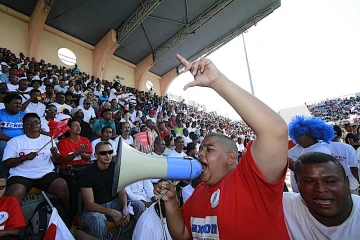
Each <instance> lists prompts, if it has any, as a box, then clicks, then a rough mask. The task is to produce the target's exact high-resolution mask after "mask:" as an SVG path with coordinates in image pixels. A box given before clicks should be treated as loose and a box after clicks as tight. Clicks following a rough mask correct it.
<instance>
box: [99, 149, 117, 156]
mask: <svg viewBox="0 0 360 240" xmlns="http://www.w3.org/2000/svg"><path fill="white" fill-rule="evenodd" d="M113 153H114V150H109V151H100V152H98V154H99V155H100V156H105V155H106V154H109V155H111V154H113Z"/></svg>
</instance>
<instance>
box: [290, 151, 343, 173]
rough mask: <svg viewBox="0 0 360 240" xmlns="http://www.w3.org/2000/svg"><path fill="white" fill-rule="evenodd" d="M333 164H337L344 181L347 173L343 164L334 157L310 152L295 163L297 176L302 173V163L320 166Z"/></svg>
mask: <svg viewBox="0 0 360 240" xmlns="http://www.w3.org/2000/svg"><path fill="white" fill-rule="evenodd" d="M328 162H332V163H334V164H335V166H336V168H337V171H339V172H341V174H342V175H343V176H344V179H346V173H345V170H344V168H343V166H342V165H341V163H340V162H339V161H338V160H337V159H336V158H335V157H333V156H331V155H329V154H325V153H321V152H310V153H305V154H303V155H301V156H300V157H299V158H298V159H297V160H296V161H295V169H294V170H295V171H294V172H295V175H297V173H299V171H300V169H299V168H300V163H302V164H320V163H328Z"/></svg>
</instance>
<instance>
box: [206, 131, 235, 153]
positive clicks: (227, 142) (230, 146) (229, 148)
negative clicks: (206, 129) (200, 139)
mask: <svg viewBox="0 0 360 240" xmlns="http://www.w3.org/2000/svg"><path fill="white" fill-rule="evenodd" d="M207 138H213V139H215V141H216V142H217V143H219V144H220V145H221V146H222V148H223V149H224V152H226V153H229V152H236V153H237V151H238V149H237V147H236V143H235V142H234V140H232V139H231V138H229V137H227V136H225V135H222V134H217V133H209V134H208V135H206V137H205V138H204V140H205V139H207Z"/></svg>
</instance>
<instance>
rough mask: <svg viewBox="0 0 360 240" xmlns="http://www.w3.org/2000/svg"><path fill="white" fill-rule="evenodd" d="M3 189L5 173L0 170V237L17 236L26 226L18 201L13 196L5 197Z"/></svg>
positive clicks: (4, 186)
mask: <svg viewBox="0 0 360 240" xmlns="http://www.w3.org/2000/svg"><path fill="white" fill-rule="evenodd" d="M5 189H6V174H5V173H4V172H0V213H1V214H0V238H3V237H4V238H5V237H10V236H17V235H19V232H20V230H22V229H23V228H24V227H25V226H26V223H25V219H24V215H23V213H22V211H21V208H20V204H19V202H18V201H17V199H16V198H15V197H10V196H9V197H5V196H4V193H5ZM6 239H8V238H6Z"/></svg>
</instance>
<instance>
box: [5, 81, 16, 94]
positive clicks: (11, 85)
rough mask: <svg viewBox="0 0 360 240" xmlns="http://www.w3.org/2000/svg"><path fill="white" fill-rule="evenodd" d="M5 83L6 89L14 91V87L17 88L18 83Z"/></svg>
mask: <svg viewBox="0 0 360 240" xmlns="http://www.w3.org/2000/svg"><path fill="white" fill-rule="evenodd" d="M6 85H7V88H8V90H9V92H14V91H16V89H18V88H19V85H13V84H11V83H8V84H6Z"/></svg>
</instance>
